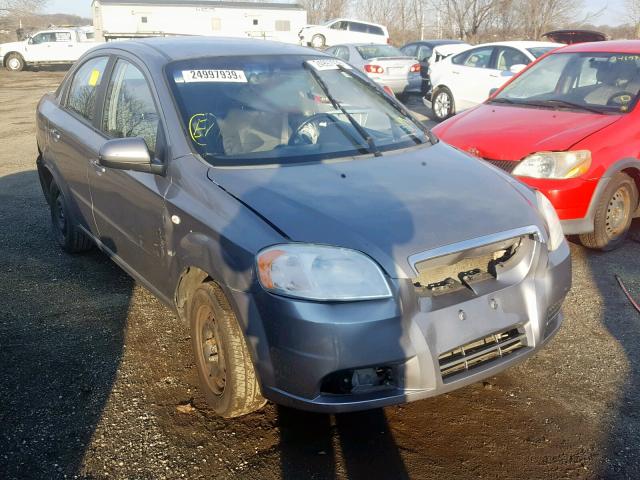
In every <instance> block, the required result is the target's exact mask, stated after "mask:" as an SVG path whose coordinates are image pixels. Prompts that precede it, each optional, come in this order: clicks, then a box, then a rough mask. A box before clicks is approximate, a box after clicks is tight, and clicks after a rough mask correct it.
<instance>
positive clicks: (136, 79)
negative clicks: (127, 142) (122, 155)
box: [102, 60, 159, 152]
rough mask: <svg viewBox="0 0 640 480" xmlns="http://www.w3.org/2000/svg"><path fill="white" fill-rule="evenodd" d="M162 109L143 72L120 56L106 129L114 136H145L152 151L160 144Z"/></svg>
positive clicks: (109, 96)
mask: <svg viewBox="0 0 640 480" xmlns="http://www.w3.org/2000/svg"><path fill="white" fill-rule="evenodd" d="M158 123H159V119H158V112H157V111H156V107H155V104H154V103H153V96H152V95H151V89H150V88H149V84H148V83H147V80H146V79H145V78H144V75H142V72H141V71H140V70H138V69H137V68H136V67H134V66H133V65H131V64H130V63H129V62H127V61H125V60H118V62H117V63H116V66H115V68H114V70H113V74H112V75H111V81H110V82H109V88H108V90H107V97H106V102H105V108H104V113H103V118H102V129H103V130H104V131H105V132H106V133H107V134H109V135H110V136H112V137H116V138H126V137H141V138H143V139H144V141H145V142H146V143H147V147H149V150H150V151H151V152H154V151H155V148H156V137H157V135H158Z"/></svg>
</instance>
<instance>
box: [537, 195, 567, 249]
mask: <svg viewBox="0 0 640 480" xmlns="http://www.w3.org/2000/svg"><path fill="white" fill-rule="evenodd" d="M536 199H537V200H538V210H539V211H540V214H541V215H542V218H543V219H544V223H545V224H546V226H547V233H548V234H549V243H548V246H549V250H555V249H556V248H558V247H559V246H560V245H562V242H563V241H564V233H563V232H562V225H561V224H560V219H559V218H558V214H557V213H556V209H555V208H554V207H553V205H552V204H551V202H550V201H549V199H548V198H547V197H545V196H544V194H542V193H541V192H539V191H537V190H536Z"/></svg>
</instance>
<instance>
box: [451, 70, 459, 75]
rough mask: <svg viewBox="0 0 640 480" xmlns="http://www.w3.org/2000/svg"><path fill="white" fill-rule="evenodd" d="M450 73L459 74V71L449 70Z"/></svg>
mask: <svg viewBox="0 0 640 480" xmlns="http://www.w3.org/2000/svg"><path fill="white" fill-rule="evenodd" d="M451 73H453V74H454V75H460V72H459V71H457V70H451Z"/></svg>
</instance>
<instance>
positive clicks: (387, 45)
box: [329, 42, 398, 48]
mask: <svg viewBox="0 0 640 480" xmlns="http://www.w3.org/2000/svg"><path fill="white" fill-rule="evenodd" d="M331 47H393V48H398V47H394V46H393V45H389V44H388V43H372V42H369V43H367V42H360V43H340V44H338V45H331ZM331 47H329V48H331Z"/></svg>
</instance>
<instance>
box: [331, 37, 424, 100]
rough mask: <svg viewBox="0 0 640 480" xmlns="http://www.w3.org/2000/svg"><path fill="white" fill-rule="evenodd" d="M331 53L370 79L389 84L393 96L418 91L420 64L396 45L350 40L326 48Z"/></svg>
mask: <svg viewBox="0 0 640 480" xmlns="http://www.w3.org/2000/svg"><path fill="white" fill-rule="evenodd" d="M325 53H327V54H329V55H333V56H334V57H337V58H339V59H341V60H344V61H345V62H348V63H350V64H351V65H353V66H354V67H356V68H358V69H359V70H361V71H362V72H364V73H365V74H366V75H367V76H368V77H369V78H370V79H371V80H373V81H374V82H376V83H378V84H379V85H382V86H383V87H388V88H389V89H390V90H391V91H392V92H393V93H394V95H398V96H403V95H407V94H409V93H420V92H421V88H422V77H421V76H420V63H418V62H417V61H416V59H415V58H413V57H410V56H407V55H405V54H404V53H402V52H401V51H400V50H399V49H397V48H396V47H393V46H391V45H385V44H380V45H378V44H374V43H349V44H344V45H335V46H333V47H330V48H327V49H326V50H325Z"/></svg>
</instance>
